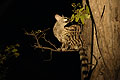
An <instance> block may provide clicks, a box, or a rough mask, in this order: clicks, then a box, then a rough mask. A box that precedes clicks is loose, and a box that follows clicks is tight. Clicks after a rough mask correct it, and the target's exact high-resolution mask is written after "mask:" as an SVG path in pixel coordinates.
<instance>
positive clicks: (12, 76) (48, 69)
mask: <svg viewBox="0 0 120 80" xmlns="http://www.w3.org/2000/svg"><path fill="white" fill-rule="evenodd" d="M77 1H78V0H47V1H46V0H0V45H1V46H0V47H4V46H5V45H10V44H16V43H19V44H20V45H21V47H20V49H19V52H20V53H21V55H20V57H19V58H18V59H15V60H12V61H11V62H9V73H8V77H7V79H8V80H21V79H33V80H35V79H38V78H39V79H40V80H41V79H42V80H46V79H47V78H48V79H54V80H61V79H62V80H64V79H72V80H74V79H77V78H78V79H79V78H80V70H79V55H78V54H77V53H75V54H73V53H72V54H71V53H68V54H60V53H58V54H55V52H53V59H52V61H43V60H44V58H45V56H46V55H43V54H42V52H40V51H39V50H38V51H36V50H34V49H33V48H32V47H31V46H32V43H33V41H32V40H33V39H32V38H31V37H29V36H26V35H25V34H24V30H26V31H29V32H30V31H31V30H37V29H42V30H44V29H47V28H50V31H49V32H48V34H49V35H48V39H49V40H51V42H54V44H56V46H57V47H58V46H59V45H60V43H59V42H58V41H57V39H56V38H55V37H54V35H53V33H52V28H53V26H54V24H55V22H56V20H55V18H54V15H55V14H60V15H62V14H63V15H64V16H67V17H70V16H71V14H72V7H71V3H73V2H77ZM44 53H49V51H45V52H44ZM48 55H49V54H48ZM47 57H48V56H47Z"/></svg>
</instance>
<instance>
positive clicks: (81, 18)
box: [80, 16, 85, 24]
mask: <svg viewBox="0 0 120 80" xmlns="http://www.w3.org/2000/svg"><path fill="white" fill-rule="evenodd" d="M84 19H85V17H84V16H80V20H81V22H82V24H84Z"/></svg>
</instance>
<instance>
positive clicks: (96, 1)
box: [89, 0, 120, 80]
mask: <svg viewBox="0 0 120 80" xmlns="http://www.w3.org/2000/svg"><path fill="white" fill-rule="evenodd" d="M89 3H90V8H91V11H92V14H93V17H94V20H95V24H96V30H94V31H95V34H94V48H93V49H94V55H95V56H96V58H97V60H98V65H97V67H96V68H95V70H94V71H93V73H92V76H91V80H120V77H119V76H120V57H119V56H120V51H119V50H120V7H119V5H120V0H89ZM95 63H96V61H95V59H94V58H93V64H95Z"/></svg>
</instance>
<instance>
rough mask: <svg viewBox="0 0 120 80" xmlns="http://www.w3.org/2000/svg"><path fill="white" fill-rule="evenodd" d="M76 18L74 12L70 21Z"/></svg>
mask: <svg viewBox="0 0 120 80" xmlns="http://www.w3.org/2000/svg"><path fill="white" fill-rule="evenodd" d="M74 18H75V15H74V14H72V16H71V19H70V22H72V21H74Z"/></svg>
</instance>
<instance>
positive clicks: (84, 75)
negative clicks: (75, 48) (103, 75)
mask: <svg viewBox="0 0 120 80" xmlns="http://www.w3.org/2000/svg"><path fill="white" fill-rule="evenodd" d="M79 53H80V62H81V65H80V67H81V80H88V56H87V54H86V53H85V50H84V49H81V50H80V52H79Z"/></svg>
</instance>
